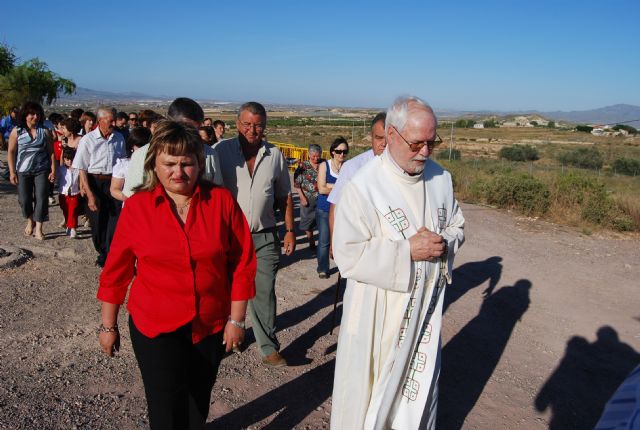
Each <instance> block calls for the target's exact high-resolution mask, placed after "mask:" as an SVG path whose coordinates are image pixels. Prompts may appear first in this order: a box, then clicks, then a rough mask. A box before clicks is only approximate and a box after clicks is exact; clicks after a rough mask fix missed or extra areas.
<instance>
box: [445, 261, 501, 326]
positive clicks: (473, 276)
mask: <svg viewBox="0 0 640 430" xmlns="http://www.w3.org/2000/svg"><path fill="white" fill-rule="evenodd" d="M501 262H502V257H498V256H494V257H489V258H487V259H486V260H484V261H473V262H470V263H465V264H463V265H462V266H460V267H458V268H456V269H454V271H453V284H452V285H451V286H448V287H447V288H446V290H445V294H444V304H443V308H442V313H445V312H446V311H447V308H448V307H449V305H451V304H452V303H455V302H456V301H457V300H458V299H459V298H460V297H462V296H464V295H465V294H466V293H467V292H468V291H469V290H471V289H473V288H476V287H479V286H480V285H482V284H484V283H485V282H486V281H487V280H488V281H489V285H488V286H487V288H486V289H485V290H484V291H483V293H484V296H485V297H488V296H490V295H491V293H493V290H495V288H496V286H497V285H498V282H499V281H500V277H501V276H502V263H501Z"/></svg>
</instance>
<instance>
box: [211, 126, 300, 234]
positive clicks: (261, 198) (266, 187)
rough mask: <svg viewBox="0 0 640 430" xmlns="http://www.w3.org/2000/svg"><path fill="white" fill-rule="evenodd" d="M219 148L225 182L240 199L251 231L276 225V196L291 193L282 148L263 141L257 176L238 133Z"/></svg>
mask: <svg viewBox="0 0 640 430" xmlns="http://www.w3.org/2000/svg"><path fill="white" fill-rule="evenodd" d="M215 150H216V151H218V156H219V157H220V159H221V160H223V162H222V163H221V165H220V167H221V168H222V179H223V180H224V184H225V186H226V187H227V188H228V189H229V191H231V194H233V196H234V197H235V198H236V200H238V204H239V205H240V207H241V208H242V212H244V215H245V216H246V217H247V221H248V222H249V228H250V229H251V232H253V233H256V232H258V231H261V230H264V229H266V228H272V227H275V225H276V215H275V211H274V209H273V206H274V203H275V199H281V198H284V197H287V196H288V195H289V193H291V178H290V177H289V170H288V168H287V162H286V160H285V159H284V156H283V155H282V153H281V152H280V150H279V149H278V148H276V147H275V146H273V145H272V144H270V143H269V142H267V141H263V142H262V144H261V145H260V149H259V150H258V155H257V156H256V161H255V164H254V166H253V176H251V175H249V168H248V167H247V162H246V160H245V158H244V154H243V153H242V148H241V147H240V141H239V140H238V137H235V138H233V139H227V140H223V141H222V142H220V143H218V144H217V145H216V148H215Z"/></svg>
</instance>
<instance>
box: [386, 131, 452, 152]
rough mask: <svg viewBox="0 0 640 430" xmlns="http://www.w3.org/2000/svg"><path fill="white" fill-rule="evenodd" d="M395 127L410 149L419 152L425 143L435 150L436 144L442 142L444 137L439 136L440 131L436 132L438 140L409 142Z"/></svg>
mask: <svg viewBox="0 0 640 430" xmlns="http://www.w3.org/2000/svg"><path fill="white" fill-rule="evenodd" d="M393 129H394V130H395V131H396V133H398V136H400V137H401V138H402V140H404V143H406V144H407V145H409V149H411V152H418V151H420V150H421V149H422V148H423V147H424V146H425V145H427V147H428V148H429V151H433V148H435V147H436V146H438V145H440V144H441V143H442V139H440V136H438V133H436V140H425V141H424V142H409V141H408V140H407V139H405V138H404V136H403V135H402V134H401V133H400V132H399V131H398V129H397V128H396V127H393Z"/></svg>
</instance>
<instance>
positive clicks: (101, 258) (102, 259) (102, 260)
mask: <svg viewBox="0 0 640 430" xmlns="http://www.w3.org/2000/svg"><path fill="white" fill-rule="evenodd" d="M106 260H107V258H106V257H104V256H102V255H100V256H98V258H96V266H98V267H104V263H105V261H106Z"/></svg>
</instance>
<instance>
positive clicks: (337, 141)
mask: <svg viewBox="0 0 640 430" xmlns="http://www.w3.org/2000/svg"><path fill="white" fill-rule="evenodd" d="M343 143H344V144H345V145H347V149H349V142H347V139H345V138H344V137H342V136H338V137H336V138H335V139H334V140H333V142H332V143H331V146H330V147H329V154H331V156H332V157H333V151H335V149H336V148H337V147H338V146H340V145H342V144H343Z"/></svg>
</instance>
